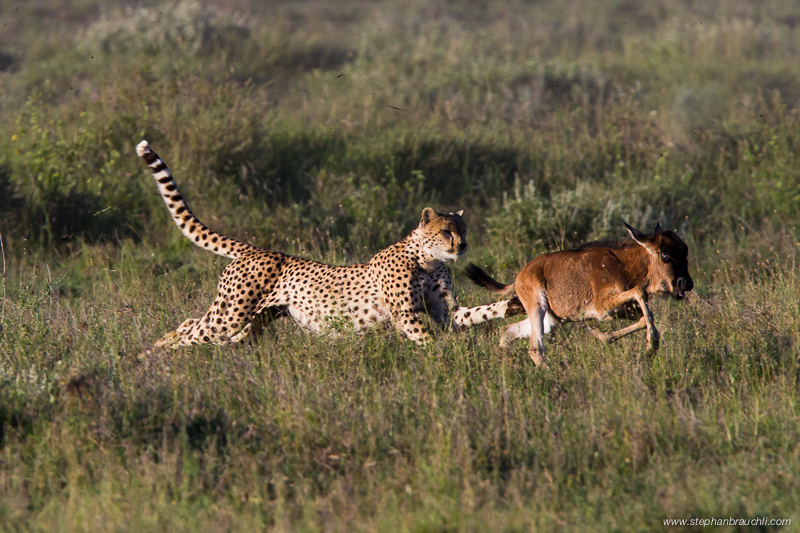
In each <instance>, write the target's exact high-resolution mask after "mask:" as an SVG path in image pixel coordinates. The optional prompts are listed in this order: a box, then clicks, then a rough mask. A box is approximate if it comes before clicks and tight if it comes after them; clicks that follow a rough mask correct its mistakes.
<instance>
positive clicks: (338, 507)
mask: <svg viewBox="0 0 800 533" xmlns="http://www.w3.org/2000/svg"><path fill="white" fill-rule="evenodd" d="M141 139H147V140H148V141H149V142H150V144H151V146H152V147H153V149H154V150H156V151H157V152H158V153H159V154H160V155H161V156H162V157H164V159H165V160H166V161H167V163H168V164H169V165H170V168H171V169H172V171H173V173H174V174H175V176H176V179H177V181H178V183H179V185H180V186H181V189H182V192H183V193H184V195H185V196H186V197H187V200H188V202H189V204H190V206H191V207H192V208H193V210H194V212H195V213H196V214H197V215H198V216H199V218H200V219H201V220H203V221H204V222H205V223H206V224H208V225H209V226H211V227H212V228H214V229H217V230H218V231H221V232H222V233H224V234H226V235H228V236H231V237H234V238H238V239H241V240H245V241H247V242H250V243H253V244H257V245H261V246H264V247H271V248H276V249H279V250H282V251H286V252H289V253H295V254H301V255H303V256H306V257H310V258H314V259H318V260H322V261H327V262H333V263H339V264H342V263H349V262H355V261H361V260H365V259H367V258H368V257H370V256H371V255H372V254H374V253H375V252H376V251H378V250H380V249H381V248H383V247H385V246H387V245H389V244H391V243H392V242H394V241H395V240H397V239H399V238H400V237H401V236H403V235H405V234H406V233H407V232H408V231H410V230H411V229H412V228H413V227H414V226H415V225H416V224H417V223H418V221H419V216H420V212H421V210H422V208H423V207H425V206H428V205H430V206H434V207H436V208H437V209H439V210H446V211H451V210H455V209H465V210H466V214H465V218H466V220H467V221H468V224H469V236H468V238H469V242H470V248H469V252H468V253H467V259H468V260H471V261H474V262H476V263H478V264H480V265H481V266H484V267H485V268H487V269H488V270H489V271H490V272H491V273H492V274H493V275H495V276H496V277H498V278H499V279H501V280H504V281H506V282H507V281H509V280H510V279H511V278H512V276H513V275H514V273H515V272H516V270H517V269H518V268H519V267H520V266H521V265H523V264H525V263H526V262H527V261H528V260H529V259H531V258H532V257H534V256H535V255H536V254H539V253H542V252H545V251H548V250H555V249H562V248H565V247H571V246H574V245H576V244H579V243H581V242H584V241H585V240H588V239H595V238H621V237H624V236H625V233H624V229H623V226H622V222H623V221H626V222H628V223H630V224H632V225H634V226H637V227H639V228H640V229H647V228H652V226H653V225H654V224H655V223H656V222H657V221H660V222H661V224H662V225H663V226H664V227H668V228H671V229H675V230H676V231H678V232H679V233H680V234H681V235H682V236H683V238H684V240H685V241H686V242H687V243H688V244H689V246H690V249H691V255H690V269H691V272H692V275H693V278H694V280H695V284H696V290H695V295H693V296H692V297H691V298H689V299H688V301H686V302H683V303H680V304H679V303H675V302H666V301H659V302H656V303H655V313H656V320H657V323H658V325H659V329H661V331H662V332H663V334H664V340H663V345H662V349H661V351H660V352H659V353H658V354H657V355H656V356H654V357H647V356H646V355H645V353H644V348H645V341H644V338H643V335H640V336H634V337H631V338H628V339H625V340H622V341H620V342H619V343H617V344H615V345H612V346H601V345H599V344H598V343H597V342H596V341H595V340H594V338H593V337H592V336H591V335H590V334H588V332H587V331H586V328H585V326H582V325H574V326H569V327H565V328H564V329H562V330H561V331H560V332H558V333H557V334H555V336H554V338H553V339H552V340H551V341H550V343H549V359H550V362H551V364H550V368H549V369H541V368H535V367H534V366H533V364H532V363H531V361H530V359H529V358H528V356H527V353H526V352H527V350H526V346H524V342H522V343H519V344H518V345H517V346H515V347H514V348H513V349H511V350H508V351H506V350H501V349H500V348H499V347H497V341H498V336H497V327H498V326H499V325H500V324H496V325H489V326H483V327H478V328H476V329H474V330H472V331H467V332H460V333H453V332H449V331H442V332H439V334H438V335H437V340H436V342H435V343H433V344H432V345H430V346H427V347H425V348H420V347H417V346H415V345H413V344H412V343H409V342H407V341H405V340H404V339H403V338H402V337H401V336H400V335H399V334H397V333H394V332H391V331H388V330H376V331H374V332H371V333H369V334H367V335H364V336H360V337H359V336H356V335H354V334H353V333H352V332H350V331H347V330H343V331H340V332H339V333H340V336H338V337H336V338H331V337H312V336H307V335H303V334H301V333H300V331H299V330H298V328H297V327H296V326H295V325H293V324H292V323H291V322H289V321H280V322H278V323H276V324H275V325H274V326H270V329H269V331H268V334H267V335H265V336H264V337H263V338H262V339H261V340H260V341H259V342H257V343H254V344H249V345H248V344H245V345H242V346H239V347H236V348H230V347H198V348H188V349H183V350H180V351H178V352H175V353H169V354H167V353H159V352H153V353H152V354H149V355H148V354H145V355H141V354H143V352H144V351H145V350H146V349H148V348H150V347H151V346H152V343H153V341H154V340H155V339H157V338H158V337H159V336H160V335H162V334H163V333H165V332H167V331H169V330H171V329H174V328H175V327H176V326H177V325H178V324H179V323H180V322H181V321H183V320H184V319H185V318H187V317H191V316H200V314H201V313H202V312H204V311H205V309H206V308H207V306H208V304H209V302H210V301H211V299H212V297H213V294H214V292H215V288H216V280H217V278H218V276H219V274H220V272H221V271H222V268H223V267H224V265H225V264H226V262H227V261H226V260H223V259H221V258H218V257H215V256H212V255H211V254H208V253H206V252H203V251H200V250H197V249H195V248H193V247H192V245H191V243H189V242H188V241H187V240H186V239H184V238H183V237H182V236H181V235H180V233H179V232H178V230H177V229H176V228H175V227H174V226H173V225H172V223H171V221H170V220H169V217H168V215H167V212H166V209H165V208H164V206H163V203H162V202H161V199H160V197H159V196H158V195H157V193H156V189H155V186H154V184H153V183H152V178H151V177H150V173H149V172H148V171H146V169H145V168H144V166H143V164H142V163H141V161H140V160H139V159H138V158H137V157H136V154H135V150H134V147H135V146H136V143H138V142H139V141H140V140H141ZM798 146H800V7H798V6H797V5H796V4H795V3H793V2H786V1H782V0H765V1H755V0H753V1H747V0H729V1H715V2H704V1H699V0H697V1H692V0H682V1H674V0H655V1H652V2H638V1H631V0H603V1H596V0H575V1H574V2H562V1H550V0H543V1H540V2H532V3H528V2H521V1H511V2H502V1H499V0H485V1H481V0H474V1H463V2H457V1H454V2H441V3H435V2H423V1H416V0H411V1H406V2H399V1H398V2H393V1H387V2H368V1H358V0H346V1H344V2H321V1H320V2H304V1H298V2H271V3H266V2H264V3H262V2H258V1H256V0H232V1H224V2H223V1H222V0H208V1H200V2H198V1H195V0H182V1H178V2H169V3H157V2H154V1H145V0H142V1H132V0H111V1H109V0H107V1H106V2H101V3H97V2H89V1H85V0H69V1H64V2H55V1H54V0H28V1H21V0H20V1H18V2H13V1H8V2H2V3H0V235H1V236H2V244H3V250H2V251H3V286H2V289H1V290H2V310H0V529H2V530H5V531H55V530H61V531H73V530H75V531H222V530H236V531H251V530H260V529H276V530H287V531H298V530H303V531H305V530H307V531H321V530H325V531H328V530H331V531H362V530H363V531H462V530H464V531H526V530H531V529H534V530H574V531H578V530H579V531H609V530H616V531H641V530H651V529H660V528H661V527H662V524H663V522H662V520H663V519H664V518H692V517H704V518H710V517H717V518H719V517H737V518H753V517H769V518H791V519H792V521H793V524H792V526H794V527H797V524H798V523H800V522H798V520H800V515H798V507H797V502H798V501H800V418H799V417H798V410H799V409H800V398H799V397H798V380H799V379H800V366H798V365H800V361H799V359H800V339H799V338H798V331H800V279H798V274H799V273H800V271H798V265H796V262H797V260H798V252H800V250H799V249H798V239H799V238H800V234H799V232H798V228H797V226H798V224H800V158H798V157H797V156H796V154H797V153H798ZM465 264H466V262H465V261H461V262H458V263H456V264H454V265H453V270H454V274H455V281H456V288H457V290H458V291H459V299H460V301H461V303H463V304H478V303H483V302H488V301H490V300H491V297H490V296H489V294H488V293H483V292H480V291H478V290H477V289H474V288H472V287H470V286H469V284H468V282H467V280H466V278H465V277H464V276H463V274H462V271H463V268H464V266H465ZM767 529H769V528H768V527H767Z"/></svg>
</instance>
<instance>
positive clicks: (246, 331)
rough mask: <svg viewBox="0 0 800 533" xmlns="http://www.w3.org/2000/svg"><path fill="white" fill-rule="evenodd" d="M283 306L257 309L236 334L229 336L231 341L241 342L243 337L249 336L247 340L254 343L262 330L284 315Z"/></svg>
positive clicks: (284, 309)
mask: <svg viewBox="0 0 800 533" xmlns="http://www.w3.org/2000/svg"><path fill="white" fill-rule="evenodd" d="M286 314H287V313H286V308H285V307H279V306H275V307H264V308H262V309H260V310H259V311H257V312H256V313H255V314H254V315H253V318H252V319H251V320H250V322H248V323H247V325H246V326H245V327H243V328H242V329H241V330H240V331H239V332H238V333H237V334H236V335H234V336H232V337H231V342H232V343H236V342H241V341H242V340H244V338H245V337H249V338H248V340H249V342H250V343H251V344H252V343H256V342H258V340H259V339H260V338H261V335H262V334H263V333H264V330H265V329H266V328H267V326H268V325H269V324H270V323H271V322H272V321H273V320H275V319H277V318H280V317H282V316H286Z"/></svg>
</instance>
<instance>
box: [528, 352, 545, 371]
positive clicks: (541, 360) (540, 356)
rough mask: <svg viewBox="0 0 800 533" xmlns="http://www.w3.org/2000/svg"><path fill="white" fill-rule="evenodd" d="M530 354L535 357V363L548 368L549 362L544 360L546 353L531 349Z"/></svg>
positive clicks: (532, 357)
mask: <svg viewBox="0 0 800 533" xmlns="http://www.w3.org/2000/svg"><path fill="white" fill-rule="evenodd" d="M528 355H530V356H531V359H533V364H535V365H536V366H539V367H542V368H547V362H545V360H544V354H541V353H539V352H536V351H531V352H528Z"/></svg>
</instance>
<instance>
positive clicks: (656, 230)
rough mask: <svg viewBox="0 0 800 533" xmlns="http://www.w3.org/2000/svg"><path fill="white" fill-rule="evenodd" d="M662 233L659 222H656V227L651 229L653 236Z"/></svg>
mask: <svg viewBox="0 0 800 533" xmlns="http://www.w3.org/2000/svg"><path fill="white" fill-rule="evenodd" d="M662 233H664V229H663V228H662V227H661V222H656V227H655V228H653V234H654V235H661V234H662Z"/></svg>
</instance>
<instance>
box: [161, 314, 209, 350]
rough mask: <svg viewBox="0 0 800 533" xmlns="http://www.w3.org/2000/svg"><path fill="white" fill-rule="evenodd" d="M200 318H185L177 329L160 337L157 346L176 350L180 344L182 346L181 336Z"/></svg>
mask: <svg viewBox="0 0 800 533" xmlns="http://www.w3.org/2000/svg"><path fill="white" fill-rule="evenodd" d="M199 321H200V319H199V318H187V319H186V320H184V321H183V322H182V323H181V325H180V326H178V328H177V329H176V330H175V331H170V332H169V333H167V334H166V335H164V336H163V337H161V338H160V339H158V340H157V341H156V346H157V347H159V348H168V349H170V350H176V349H177V348H178V347H179V346H181V338H182V337H183V334H184V333H186V332H188V331H189V330H190V329H192V326H194V325H195V324H197V322H199Z"/></svg>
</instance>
